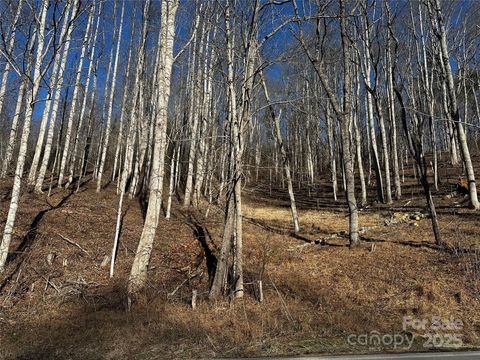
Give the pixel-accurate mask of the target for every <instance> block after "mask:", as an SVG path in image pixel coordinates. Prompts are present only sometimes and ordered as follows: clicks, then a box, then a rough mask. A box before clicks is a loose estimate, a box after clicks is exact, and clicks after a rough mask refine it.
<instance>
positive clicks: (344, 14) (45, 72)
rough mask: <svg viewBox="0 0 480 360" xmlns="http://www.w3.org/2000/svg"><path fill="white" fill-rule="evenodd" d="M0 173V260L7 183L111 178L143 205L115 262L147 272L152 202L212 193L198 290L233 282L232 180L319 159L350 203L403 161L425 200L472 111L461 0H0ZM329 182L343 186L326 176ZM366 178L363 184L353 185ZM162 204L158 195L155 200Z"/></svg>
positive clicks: (474, 117)
mask: <svg viewBox="0 0 480 360" xmlns="http://www.w3.org/2000/svg"><path fill="white" fill-rule="evenodd" d="M0 6H1V11H2V15H1V24H0V25H1V31H2V38H1V44H0V45H1V46H0V55H1V64H2V73H1V79H0V81H1V83H0V116H1V123H0V130H1V132H0V139H1V143H0V155H1V156H0V158H1V164H0V165H1V168H0V172H1V173H0V175H1V177H2V178H8V179H11V180H12V181H13V187H12V191H11V198H10V207H9V211H8V217H7V219H6V222H5V226H4V229H3V237H2V241H1V244H0V271H3V269H4V268H5V266H6V265H7V263H6V261H7V256H8V253H9V251H10V250H11V249H10V243H11V239H12V235H13V232H14V225H15V217H16V213H17V209H18V206H19V203H20V202H21V195H22V192H25V191H34V192H35V193H39V194H40V193H42V192H44V191H48V195H50V192H51V190H52V188H53V187H58V188H66V189H70V191H76V190H78V189H79V188H80V187H81V186H82V185H83V184H85V183H86V182H87V181H89V180H93V181H94V182H95V184H96V191H97V192H101V191H104V188H105V187H106V186H114V187H115V188H116V191H117V194H118V218H117V224H116V231H115V234H112V239H111V240H112V242H113V245H112V255H111V267H110V276H114V273H115V272H114V270H115V267H114V265H115V257H116V254H117V248H118V243H119V241H120V240H121V235H122V234H121V220H122V214H123V211H125V209H123V201H124V197H125V196H130V197H138V198H140V199H142V202H144V203H145V204H146V210H145V222H144V227H143V231H142V234H141V237H140V239H139V242H138V248H137V251H136V255H135V259H134V262H133V265H132V270H131V274H130V278H129V283H128V288H129V292H130V293H131V294H135V293H136V292H138V291H139V290H140V289H142V288H143V287H144V285H145V283H146V279H147V270H148V264H149V260H150V256H151V252H152V248H153V243H154V239H155V234H156V232H157V226H158V222H159V218H160V216H166V218H170V216H171V214H172V210H171V207H172V201H173V199H172V198H175V197H176V196H178V198H179V199H181V200H180V202H181V206H183V207H185V208H188V207H198V208H199V209H200V208H201V209H206V213H205V216H208V211H209V209H210V206H217V207H220V208H222V209H223V210H224V230H223V235H222V239H221V246H220V250H219V253H218V254H217V255H216V256H217V263H216V269H215V273H214V276H212V279H211V281H210V294H209V296H210V298H212V299H215V298H218V297H219V296H221V295H225V294H233V295H234V296H235V297H242V296H243V293H244V282H243V237H242V189H243V187H244V186H245V184H255V183H256V182H262V181H263V182H265V181H269V182H272V181H276V182H278V183H281V184H282V187H284V186H285V184H286V190H287V191H288V195H289V198H290V205H291V214H292V222H293V228H294V231H295V232H299V231H301V219H299V216H298V212H297V207H296V202H295V191H296V189H298V188H300V187H302V186H304V185H306V186H307V187H311V186H316V184H318V178H319V177H320V176H321V174H322V173H327V172H328V173H329V176H330V178H331V185H332V188H333V197H334V200H337V197H338V194H339V193H340V190H339V188H341V189H342V190H343V193H344V194H345V198H346V203H347V205H348V210H349V238H350V245H351V246H356V245H358V243H359V224H358V222H359V220H358V212H359V208H360V207H362V206H364V205H366V204H367V203H369V202H373V201H378V202H381V203H386V204H389V203H392V201H393V200H394V199H400V198H401V197H402V184H403V182H404V180H405V167H406V166H408V165H409V164H410V166H412V165H413V169H414V172H415V174H416V177H417V178H418V181H419V182H420V184H421V185H422V188H423V190H424V194H425V199H426V204H427V205H428V208H429V210H430V213H431V219H432V227H433V233H434V236H435V240H436V242H437V243H438V244H439V245H441V244H442V238H441V234H440V228H439V225H438V221H437V216H436V212H435V203H434V199H433V195H432V194H434V192H435V191H436V190H438V187H439V184H440V183H441V181H442V178H441V176H440V175H439V171H438V168H439V165H438V163H439V161H440V159H441V158H442V156H443V157H446V158H448V161H450V162H451V163H452V164H460V163H461V164H462V165H463V169H464V172H465V176H466V178H467V179H468V187H469V199H470V204H471V206H472V207H473V208H475V209H478V208H479V207H480V204H479V202H478V198H477V190H476V184H475V170H474V168H473V165H472V159H471V155H470V149H471V148H472V147H473V148H474V149H475V150H476V148H477V144H478V133H479V132H478V127H479V126H480V109H479V103H478V101H479V100H478V97H479V96H480V76H479V74H480V67H479V60H480V59H479V52H478V45H479V44H478V41H479V38H480V37H479V35H480V26H479V23H478V20H477V18H476V17H475V14H476V11H477V10H479V6H478V4H477V3H475V2H473V1H472V2H465V1H462V2H452V1H448V2H443V1H441V0H418V1H410V0H396V1H381V2H379V1H371V0H352V1H350V0H330V1H321V0H205V1H186V0H185V1H184V0H142V1H138V2H130V1H126V0H117V1H103V0H1V4H0ZM342 185H343V186H342ZM369 189H374V190H375V191H376V195H375V196H373V195H369V192H368V190H369ZM162 209H163V211H162Z"/></svg>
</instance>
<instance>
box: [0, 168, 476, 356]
mask: <svg viewBox="0 0 480 360" xmlns="http://www.w3.org/2000/svg"><path fill="white" fill-rule="evenodd" d="M477 168H479V167H478V166H477ZM456 174H457V175H456ZM458 174H459V169H454V168H451V167H448V166H447V165H445V166H444V168H442V169H441V172H440V175H441V176H442V179H443V182H442V184H441V188H440V189H439V191H438V192H436V196H435V201H436V204H437V206H438V212H439V218H440V225H441V230H442V235H443V237H444V240H445V241H446V242H447V244H448V247H446V248H438V247H437V246H435V245H434V241H433V236H432V231H431V225H430V219H429V218H428V216H425V218H423V215H422V218H420V220H416V219H415V212H420V213H421V214H424V215H428V214H427V212H426V211H425V209H424V204H425V202H424V199H423V197H422V193H421V191H420V187H419V186H418V184H417V183H416V182H415V180H414V179H413V178H412V176H411V174H409V175H407V178H406V183H405V184H404V187H403V191H404V196H403V198H402V200H401V201H397V202H395V204H394V205H392V206H386V205H378V204H377V205H371V206H370V207H367V208H365V209H363V210H362V212H361V216H360V224H361V226H362V227H363V228H364V229H363V230H364V231H363V234H362V240H363V241H362V244H361V246H360V247H358V248H355V249H349V248H348V247H347V246H346V245H347V242H348V241H347V238H346V237H345V236H344V235H343V234H344V232H345V231H346V230H347V217H346V216H347V213H346V210H345V206H344V204H343V198H342V194H340V198H341V199H342V200H341V201H339V202H338V203H335V202H334V201H333V199H332V195H331V188H330V187H328V186H327V185H325V184H326V180H325V181H324V182H323V181H322V182H320V183H319V184H317V185H316V186H310V189H309V188H308V187H307V186H304V187H303V188H300V189H299V188H298V187H297V188H296V189H295V190H296V193H297V198H298V207H299V209H300V214H299V215H300V223H301V226H302V231H301V233H300V234H298V235H293V234H292V233H291V230H292V226H291V221H290V212H289V207H288V195H287V194H286V190H284V189H280V188H273V189H271V190H270V187H269V186H268V185H267V184H266V183H265V182H264V183H262V184H261V185H256V186H255V187H254V186H251V185H247V187H246V188H245V191H244V197H245V198H244V215H245V221H244V242H245V251H244V252H245V281H246V290H247V294H246V296H245V298H244V299H243V300H235V301H229V300H225V301H222V302H218V303H212V302H208V301H207V299H206V296H207V291H208V283H209V275H211V274H212V273H211V271H212V270H213V269H214V266H215V254H216V252H217V250H218V248H219V246H220V241H221V231H222V225H223V215H222V214H223V212H222V209H221V208H220V207H219V206H216V205H215V206H214V205H211V206H208V204H205V203H202V204H200V206H199V209H197V210H193V209H192V210H188V211H187V210H185V209H183V208H182V207H181V206H180V205H179V204H178V203H177V201H176V200H177V199H175V201H174V209H173V215H172V219H170V220H165V219H164V218H162V219H161V221H160V224H159V226H158V231H157V239H156V242H155V247H154V251H153V257H152V261H151V264H150V270H149V278H148V279H149V283H148V287H147V289H146V290H145V292H144V293H143V294H142V296H141V297H140V298H139V299H138V301H137V302H136V303H135V304H133V306H132V309H131V310H130V311H127V303H126V291H125V287H126V279H127V277H128V273H129V270H130V266H131V263H132V261H133V254H134V251H135V250H136V245H137V242H138V239H139V237H140V234H141V231H142V224H143V215H142V204H141V203H140V202H139V201H138V199H128V198H127V199H126V201H125V203H124V211H125V215H124V218H123V226H122V236H121V242H120V247H119V251H118V255H117V260H116V264H115V276H114V277H113V278H109V265H110V263H109V262H107V261H104V260H105V256H109V255H110V253H111V247H112V242H113V236H114V231H115V222H116V211H117V210H116V209H117V203H118V197H117V195H116V193H115V187H114V186H113V185H112V186H109V187H108V188H106V189H105V190H104V191H103V192H101V193H100V194H97V193H96V192H95V188H94V185H93V183H91V182H87V183H86V184H85V185H84V186H82V187H81V188H80V191H79V192H78V193H75V192H72V191H69V190H64V189H55V190H54V191H53V192H52V195H51V196H50V198H47V196H46V195H43V196H38V195H35V194H33V193H29V192H25V193H24V195H23V196H22V198H21V203H20V208H19V211H18V215H17V221H16V226H15V235H14V241H13V242H12V246H11V250H12V254H11V256H10V258H9V263H8V266H7V268H6V270H5V272H4V273H2V274H1V276H0V328H1V329H2V330H1V331H0V344H1V352H0V357H1V358H5V359H48V358H70V359H97V358H111V359H117V358H138V359H164V358H172V359H173V358H198V357H204V358H211V357H216V356H223V357H230V356H232V357H233V356H239V355H243V356H254V355H257V356H259V355H268V356H273V355H287V354H290V355H291V354H307V353H344V352H374V351H392V350H394V349H393V348H392V347H388V346H387V347H381V346H377V347H373V348H372V347H370V346H366V347H362V346H359V345H358V346H355V345H354V346H352V345H349V344H348V343H347V340H346V339H347V337H348V335H349V334H369V333H371V332H372V331H376V332H378V333H379V334H392V333H401V334H405V335H407V336H411V335H415V334H416V333H415V332H414V331H411V332H405V331H403V329H402V320H403V317H404V316H407V315H410V316H413V317H414V318H418V319H425V318H426V319H429V318H431V317H432V316H441V317H443V318H451V317H453V318H455V319H460V320H462V322H463V324H464V326H463V328H462V329H461V331H460V332H461V334H462V335H463V337H462V341H463V346H464V347H467V348H472V347H478V346H480V338H479V336H480V306H479V296H480V282H479V280H480V255H479V254H480V239H479V235H478V234H479V231H478V227H477V225H478V221H479V220H480V213H478V212H475V211H472V210H469V209H468V208H467V206H466V205H467V204H466V202H465V198H464V196H463V195H462V194H461V193H454V194H453V195H452V194H451V193H452V191H454V190H455V183H456V177H457V176H458ZM10 189H11V180H6V181H4V182H2V183H0V199H2V200H1V203H0V229H2V230H3V226H4V224H5V219H6V215H7V210H8V203H9V196H10V195H9V194H10ZM373 195H374V194H373V193H372V196H373ZM207 207H208V208H209V214H208V217H207V218H205V213H206V209H207ZM403 214H407V216H406V217H405V220H402V221H398V222H396V223H393V224H390V225H385V221H386V220H391V219H398V218H401V216H402V215H403ZM412 214H413V215H412ZM407 218H408V219H407ZM402 219H403V218H402ZM315 240H317V241H315ZM320 240H321V241H320ZM102 262H103V264H102ZM102 265H103V266H102ZM258 280H262V282H263V288H264V297H265V300H264V302H263V303H259V302H258V301H257V298H258V296H257V295H258V294H257V292H256V289H257V287H256V284H257V281H258ZM194 289H195V290H197V291H198V296H199V299H198V305H197V308H196V309H195V310H194V309H192V308H191V306H190V300H191V294H192V290H194ZM418 334H422V333H421V332H419V333H418ZM415 349H423V347H422V342H421V341H418V342H416V343H415ZM397 350H402V349H397Z"/></svg>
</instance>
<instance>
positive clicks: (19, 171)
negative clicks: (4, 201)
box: [0, 0, 48, 273]
mask: <svg viewBox="0 0 480 360" xmlns="http://www.w3.org/2000/svg"><path fill="white" fill-rule="evenodd" d="M47 10H48V0H42V4H41V14H40V22H39V24H38V25H37V31H38V36H37V42H38V45H37V56H36V58H35V65H34V75H33V84H32V89H31V91H30V92H29V94H28V99H29V104H28V105H27V109H26V113H25V121H24V125H23V131H22V138H21V140H20V151H19V154H18V158H17V167H16V169H15V177H14V181H13V189H12V198H11V200H10V207H9V209H8V215H7V221H6V223H5V228H4V231H3V238H2V243H1V244H0V273H1V272H3V270H4V268H5V264H6V261H7V255H8V250H9V247H10V242H11V240H12V232H13V226H14V223H15V217H16V215H17V209H18V202H19V199H20V187H21V185H22V175H23V167H24V165H25V157H26V155H27V145H28V136H29V135H30V127H31V123H32V115H33V107H34V106H35V100H36V98H37V93H38V89H39V88H40V82H41V80H42V76H41V75H42V74H41V67H42V60H43V59H44V56H45V54H44V52H43V47H44V43H45V38H44V34H45V25H46V20H47Z"/></svg>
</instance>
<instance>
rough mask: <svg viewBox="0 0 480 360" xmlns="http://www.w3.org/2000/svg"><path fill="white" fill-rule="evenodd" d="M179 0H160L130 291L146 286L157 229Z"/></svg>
mask: <svg viewBox="0 0 480 360" xmlns="http://www.w3.org/2000/svg"><path fill="white" fill-rule="evenodd" d="M178 2H179V1H178V0H162V2H161V7H162V9H161V28H160V37H161V39H162V43H161V46H162V49H163V51H162V52H161V54H162V60H161V61H160V62H159V66H160V67H159V69H158V71H159V77H158V82H159V83H158V99H157V106H158V114H157V116H156V124H155V142H154V151H153V162H152V169H151V175H150V196H149V199H148V207H147V214H146V217H145V224H144V226H143V231H142V236H141V237H140V241H139V243H138V248H137V252H136V255H135V259H134V260H133V265H132V270H131V272H130V277H129V281H128V290H129V293H130V294H134V293H136V292H138V291H139V290H140V289H141V288H143V287H144V286H145V282H146V279H147V268H148V263H149V261H150V255H151V252H152V247H153V241H154V239H155V233H156V230H157V225H158V219H159V215H160V208H161V202H162V188H163V175H164V174H163V171H162V170H163V167H162V166H161V163H162V162H163V161H164V155H165V141H162V140H164V138H165V134H162V132H165V130H166V123H167V117H168V100H169V97H170V86H171V74H172V65H173V40H174V36H175V14H176V12H177V8H178Z"/></svg>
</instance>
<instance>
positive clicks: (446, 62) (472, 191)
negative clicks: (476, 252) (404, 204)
mask: <svg viewBox="0 0 480 360" xmlns="http://www.w3.org/2000/svg"><path fill="white" fill-rule="evenodd" d="M434 6H435V13H436V21H437V24H438V29H437V37H438V41H439V43H440V52H441V56H440V58H441V60H442V62H443V64H442V65H443V70H444V73H445V78H446V80H445V82H446V84H447V90H448V95H449V100H450V101H449V104H450V116H451V117H452V120H453V123H454V128H455V129H456V131H457V137H458V142H459V144H460V150H461V153H462V158H463V162H464V165H465V169H466V171H467V179H468V189H469V196H470V203H471V206H472V207H473V208H474V209H476V210H477V209H480V202H479V201H478V196H477V186H476V182H475V172H474V170H473V164H472V159H471V157H470V150H469V148H468V143H467V136H466V135H465V129H464V127H463V123H462V122H461V120H460V112H459V110H458V104H457V95H456V93H455V84H454V80H453V74H452V68H451V65H450V57H449V54H448V45H447V34H446V30H445V25H444V19H443V14H442V10H441V7H440V0H434Z"/></svg>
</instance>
